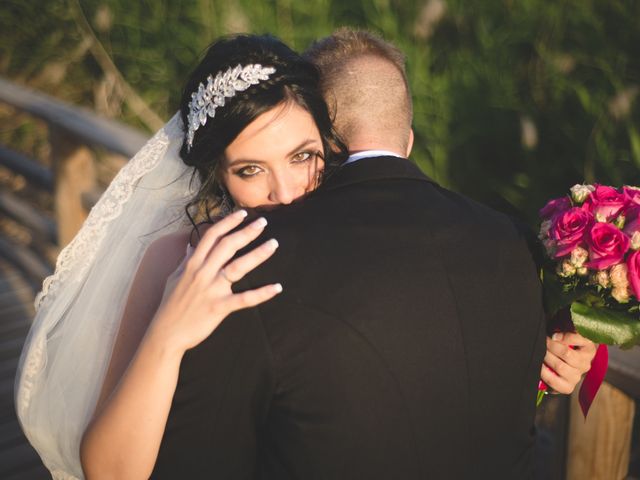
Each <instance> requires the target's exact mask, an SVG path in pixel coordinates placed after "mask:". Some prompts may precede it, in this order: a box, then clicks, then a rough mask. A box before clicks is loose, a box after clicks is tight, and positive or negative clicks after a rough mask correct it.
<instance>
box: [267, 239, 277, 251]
mask: <svg viewBox="0 0 640 480" xmlns="http://www.w3.org/2000/svg"><path fill="white" fill-rule="evenodd" d="M264 246H265V247H266V248H267V249H269V250H275V249H276V248H278V246H279V244H278V241H277V240H276V239H275V238H272V239H271V240H267V241H266V242H264Z"/></svg>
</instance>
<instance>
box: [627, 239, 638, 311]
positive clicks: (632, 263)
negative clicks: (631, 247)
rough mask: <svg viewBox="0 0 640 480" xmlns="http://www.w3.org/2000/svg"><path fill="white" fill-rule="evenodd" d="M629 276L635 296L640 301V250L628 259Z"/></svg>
mask: <svg viewBox="0 0 640 480" xmlns="http://www.w3.org/2000/svg"><path fill="white" fill-rule="evenodd" d="M627 269H628V270H627V272H628V273H627V275H628V276H629V283H631V289H632V290H633V294H634V295H635V296H636V298H637V299H638V300H640V250H637V251H635V252H633V253H632V254H631V255H629V258H628V259H627Z"/></svg>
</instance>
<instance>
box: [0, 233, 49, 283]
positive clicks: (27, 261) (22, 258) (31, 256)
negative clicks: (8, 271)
mask: <svg viewBox="0 0 640 480" xmlns="http://www.w3.org/2000/svg"><path fill="white" fill-rule="evenodd" d="M0 257H2V258H3V259H4V260H6V261H7V262H11V263H12V264H13V266H14V267H15V268H16V269H18V270H20V271H21V272H24V273H25V274H26V275H27V276H28V277H29V278H30V279H31V286H32V287H33V288H39V286H40V284H41V283H42V280H43V279H44V278H45V277H46V276H48V275H50V274H51V273H52V268H51V267H50V266H49V265H48V264H47V263H46V262H45V261H44V260H42V259H41V258H39V257H38V256H37V255H36V254H35V253H33V252H32V251H31V250H29V249H28V248H26V247H24V246H22V245H18V244H16V243H11V242H9V241H8V240H7V239H5V238H3V237H0Z"/></svg>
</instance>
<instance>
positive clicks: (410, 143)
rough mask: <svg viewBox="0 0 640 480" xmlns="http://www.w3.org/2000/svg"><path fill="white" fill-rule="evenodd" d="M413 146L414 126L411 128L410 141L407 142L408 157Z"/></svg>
mask: <svg viewBox="0 0 640 480" xmlns="http://www.w3.org/2000/svg"><path fill="white" fill-rule="evenodd" d="M412 148H413V128H411V129H409V142H408V143H407V154H406V155H405V157H406V158H409V155H411V149H412Z"/></svg>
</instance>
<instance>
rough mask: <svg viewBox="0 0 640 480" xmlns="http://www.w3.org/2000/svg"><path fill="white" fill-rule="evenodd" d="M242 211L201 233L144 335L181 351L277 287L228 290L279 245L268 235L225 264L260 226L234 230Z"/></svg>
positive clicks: (260, 221) (278, 289)
mask: <svg viewBox="0 0 640 480" xmlns="http://www.w3.org/2000/svg"><path fill="white" fill-rule="evenodd" d="M246 215H247V213H246V212H245V211H243V210H240V211H238V212H235V213H233V214H231V215H228V216H227V217H225V218H223V219H222V220H220V221H218V222H217V223H215V224H214V225H213V226H211V227H210V228H209V229H208V230H207V231H206V232H205V234H204V235H203V236H202V239H201V240H200V242H199V244H198V246H197V247H196V249H195V251H194V252H193V255H192V256H191V258H190V259H189V260H188V261H187V263H186V266H185V269H184V272H183V273H182V276H181V278H180V279H179V280H178V283H177V285H176V287H175V289H174V290H173V292H172V293H171V295H170V296H169V297H168V299H167V300H166V302H164V303H163V305H162V306H161V307H160V309H159V310H158V313H157V314H156V316H155V317H154V319H153V321H152V323H151V325H150V328H149V331H148V335H152V336H155V337H156V338H157V336H158V335H159V336H160V338H161V341H162V342H163V343H164V344H165V347H167V348H170V349H172V350H173V351H175V352H176V353H177V354H179V355H181V354H182V353H184V352H185V351H186V350H188V349H189V348H192V347H195V346H196V345H198V344H199V343H200V342H202V341H203V340H204V339H206V338H207V337H208V336H209V335H211V333H212V332H213V331H214V330H215V329H216V327H217V326H218V325H219V324H220V323H221V322H222V320H223V319H224V318H225V317H226V316H227V315H229V314H230V313H232V312H234V311H236V310H240V309H243V308H248V307H253V306H255V305H258V304H260V303H262V302H266V301H267V300H269V299H271V298H273V297H274V296H275V295H277V294H278V293H280V292H281V291H282V287H281V286H280V284H271V285H266V286H264V287H261V288H257V289H255V290H247V291H245V292H241V293H233V292H232V290H231V285H232V283H234V282H237V281H239V280H240V279H241V278H242V277H244V276H245V275H246V274H247V273H248V272H249V271H251V270H253V269H254V268H256V267H257V266H258V265H260V264H261V263H262V262H264V261H265V260H267V259H268V258H269V257H270V256H271V255H272V254H273V253H274V252H275V250H276V248H277V247H278V242H276V240H274V239H271V240H268V241H266V242H264V243H263V244H262V245H260V246H258V247H256V248H255V249H253V250H251V251H250V252H248V253H246V254H244V255H243V256H241V257H239V258H236V259H235V260H233V261H232V262H229V261H230V260H231V259H232V258H233V256H234V255H235V254H236V252H238V250H240V249H242V248H243V247H246V246H247V245H248V244H249V243H251V242H252V241H253V240H255V239H256V238H257V237H258V236H259V235H260V233H261V232H262V231H263V230H264V227H265V225H266V223H267V222H266V220H265V219H264V218H259V219H257V220H255V221H253V222H252V223H250V224H249V225H247V226H246V227H244V228H242V229H240V230H238V231H236V232H233V233H229V232H231V231H232V230H233V229H234V228H236V227H237V226H238V225H240V223H242V220H243V219H244V218H245V217H246Z"/></svg>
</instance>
